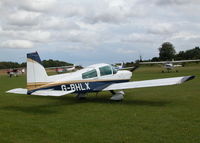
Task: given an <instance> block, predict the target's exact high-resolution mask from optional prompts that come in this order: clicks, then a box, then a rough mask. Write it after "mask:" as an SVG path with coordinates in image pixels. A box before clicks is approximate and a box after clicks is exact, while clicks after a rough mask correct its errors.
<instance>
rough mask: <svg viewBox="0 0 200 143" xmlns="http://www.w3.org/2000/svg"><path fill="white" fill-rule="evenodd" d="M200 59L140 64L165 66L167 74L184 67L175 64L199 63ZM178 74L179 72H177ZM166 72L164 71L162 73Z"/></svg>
mask: <svg viewBox="0 0 200 143" xmlns="http://www.w3.org/2000/svg"><path fill="white" fill-rule="evenodd" d="M199 61H200V59H197V60H179V61H174V60H172V61H159V62H140V64H163V68H164V69H166V71H167V72H169V71H171V70H174V69H175V68H176V67H182V66H183V65H180V64H174V63H188V62H199ZM175 71H176V72H178V70H175ZM162 72H164V70H163V71H162Z"/></svg>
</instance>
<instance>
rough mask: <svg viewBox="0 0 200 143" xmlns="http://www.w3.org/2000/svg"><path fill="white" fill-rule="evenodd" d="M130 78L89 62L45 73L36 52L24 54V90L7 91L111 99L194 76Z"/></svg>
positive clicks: (105, 66) (126, 72)
mask: <svg viewBox="0 0 200 143" xmlns="http://www.w3.org/2000/svg"><path fill="white" fill-rule="evenodd" d="M131 77H132V72H130V71H128V70H117V69H116V68H115V67H113V66H111V65H109V64H104V63H102V64H95V65H91V66H88V67H86V68H83V69H81V70H78V71H75V72H72V73H64V74H58V75H52V76H48V75H47V73H46V71H45V68H44V67H43V65H42V62H41V60H40V57H39V55H38V53H37V52H34V53H29V54H27V89H23V88H16V89H12V90H9V91H7V93H18V94H29V95H40V96H63V95H66V94H72V93H74V94H77V97H78V98H84V97H85V96H86V94H87V93H89V92H97V93H98V92H100V91H110V92H111V93H112V97H111V98H110V99H111V100H122V99H123V98H124V92H123V91H122V90H123V89H131V88H142V87H154V86H166V85H174V84H181V83H183V82H185V81H188V80H191V79H193V78H194V77H195V76H183V77H173V78H163V79H154V80H144V81H131V82H130V80H131ZM116 90H117V91H116ZM119 90H121V91H119Z"/></svg>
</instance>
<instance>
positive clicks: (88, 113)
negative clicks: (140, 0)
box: [0, 65, 200, 143]
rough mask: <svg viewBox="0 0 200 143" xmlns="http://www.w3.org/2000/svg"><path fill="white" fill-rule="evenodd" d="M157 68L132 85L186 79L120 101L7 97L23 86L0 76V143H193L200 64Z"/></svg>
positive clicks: (199, 122) (198, 131)
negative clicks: (170, 69) (167, 70)
mask: <svg viewBox="0 0 200 143" xmlns="http://www.w3.org/2000/svg"><path fill="white" fill-rule="evenodd" d="M161 70H162V69H161V68H159V67H157V66H153V67H151V66H149V67H141V68H140V69H138V70H136V71H135V73H134V75H133V79H134V80H146V79H156V78H164V77H175V76H185V75H196V76H197V77H196V78H195V79H194V80H192V81H189V82H186V83H184V84H181V85H174V86H165V87H154V88H141V89H131V90H125V92H126V96H125V99H124V101H123V102H111V101H109V98H110V93H109V92H102V93H100V94H99V95H97V96H96V95H95V94H89V95H88V97H87V100H82V101H78V100H77V99H76V98H74V96H75V95H66V96H63V97H39V96H29V95H17V94H6V93H5V91H6V90H9V89H12V88H16V87H25V77H23V76H21V77H14V78H8V77H7V76H1V77H0V143H4V142H5V143H36V142H38V143H40V142H41V143H47V142H48V143H62V142H63V143H66V142H69V143H87V142H88V143H133V142H135V143H144V142H148V143H175V142H177V143H198V142H200V65H192V66H186V67H184V68H180V69H179V72H178V73H175V72H173V73H161V72H160V71H161Z"/></svg>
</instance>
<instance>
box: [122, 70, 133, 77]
mask: <svg viewBox="0 0 200 143" xmlns="http://www.w3.org/2000/svg"><path fill="white" fill-rule="evenodd" d="M124 72H125V73H124V74H125V75H126V77H127V79H131V77H132V72H130V71H124Z"/></svg>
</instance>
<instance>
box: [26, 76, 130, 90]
mask: <svg viewBox="0 0 200 143" xmlns="http://www.w3.org/2000/svg"><path fill="white" fill-rule="evenodd" d="M117 80H118V81H119V80H129V79H110V80H74V81H65V82H46V83H45V82H36V83H28V84H27V89H28V90H36V89H39V88H46V87H51V86H57V85H62V84H76V83H82V82H104V81H117Z"/></svg>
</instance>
